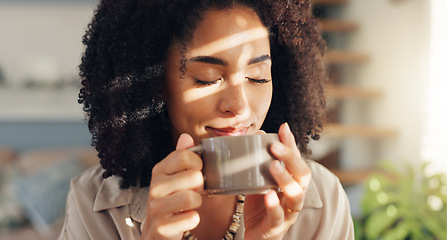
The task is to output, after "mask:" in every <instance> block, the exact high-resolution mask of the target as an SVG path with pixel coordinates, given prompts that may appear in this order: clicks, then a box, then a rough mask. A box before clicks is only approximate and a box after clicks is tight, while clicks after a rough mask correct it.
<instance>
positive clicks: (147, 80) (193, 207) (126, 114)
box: [60, 0, 353, 239]
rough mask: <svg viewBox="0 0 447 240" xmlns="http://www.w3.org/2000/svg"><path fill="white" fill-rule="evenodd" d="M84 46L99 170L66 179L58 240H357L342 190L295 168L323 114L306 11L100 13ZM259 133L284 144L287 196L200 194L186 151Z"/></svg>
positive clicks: (113, 7) (86, 100)
mask: <svg viewBox="0 0 447 240" xmlns="http://www.w3.org/2000/svg"><path fill="white" fill-rule="evenodd" d="M84 44H85V45H86V47H87V48H86V51H85V54H84V57H83V59H82V63H81V66H80V68H81V77H82V85H83V87H82V89H81V92H80V102H81V103H83V104H84V110H85V111H86V112H87V114H88V125H89V129H90V131H91V133H92V135H93V145H94V146H95V147H96V149H97V150H98V156H99V157H100V159H101V166H98V167H96V168H92V169H90V170H88V171H86V172H85V173H83V174H82V175H81V176H79V177H77V178H75V179H73V181H72V185H71V189H70V192H69V195H68V200H67V214H66V220H65V224H64V228H63V231H62V233H61V236H60V239H182V238H183V239H221V238H222V239H233V238H234V239H353V228H352V221H351V217H350V210H349V205H348V201H347V198H346V195H345V193H344V191H343V189H342V188H341V186H340V183H339V181H338V179H337V178H336V177H335V176H334V175H333V174H331V173H329V171H327V170H326V169H324V168H323V167H322V166H320V165H318V164H317V163H315V162H312V161H307V160H306V161H305V160H304V159H303V158H302V157H301V154H303V155H307V154H309V153H310V151H309V149H308V148H307V143H308V142H309V138H313V139H318V138H319V136H320V133H321V130H322V115H323V114H322V113H323V111H324V103H325V100H324V96H323V91H322V82H323V81H324V80H325V75H324V68H323V65H322V55H323V53H324V43H323V41H322V39H321V37H320V35H319V33H318V31H317V30H316V27H315V21H314V20H313V19H312V13H311V9H310V4H309V1H286V0H284V1H278V0H272V1H267V0H266V1H259V0H252V1H246V0H241V1H237V0H234V1H222V0H216V1H210V0H203V1H202V0H193V1H176V0H170V1H164V0H146V1H143V0H141V1H131V0H127V1H126V0H121V1H117V0H103V1H101V3H100V4H99V6H98V9H97V10H96V12H95V16H94V18H93V21H92V23H91V24H90V26H89V29H88V31H87V34H86V35H85V37H84ZM289 124H290V125H289ZM278 128H279V130H278ZM261 129H262V130H261ZM263 131H265V132H278V134H279V137H280V142H277V143H274V144H272V146H271V151H272V153H273V155H274V156H275V157H276V158H277V159H278V160H280V161H282V162H283V163H284V166H283V165H281V164H279V161H275V162H274V163H273V164H272V165H271V166H270V172H271V173H272V175H273V177H274V178H275V180H276V181H277V183H278V185H279V186H280V188H281V189H282V190H283V191H282V192H281V193H278V192H275V191H273V190H272V191H270V192H268V193H267V194H265V195H248V196H246V198H245V202H244V198H243V197H241V196H238V197H236V196H231V195H220V196H217V195H216V196H211V197H209V196H207V195H204V194H201V193H202V192H203V182H204V180H203V176H202V174H201V169H202V161H201V159H200V157H199V156H198V155H197V154H195V153H193V152H191V151H188V150H186V149H187V148H189V147H192V146H194V145H196V144H198V143H199V142H200V140H201V139H203V138H207V137H214V136H228V135H241V134H256V133H258V134H262V133H263ZM297 144H298V147H297ZM242 209H243V211H242Z"/></svg>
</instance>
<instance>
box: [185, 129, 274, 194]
mask: <svg viewBox="0 0 447 240" xmlns="http://www.w3.org/2000/svg"><path fill="white" fill-rule="evenodd" d="M275 141H279V137H278V134H273V133H269V134H255V135H241V136H221V137H213V138H206V139H203V140H202V141H201V142H200V145H198V146H195V147H192V148H189V150H191V151H194V152H196V153H198V154H200V155H201V157H202V160H203V169H202V172H203V176H204V181H205V186H204V189H205V191H206V193H207V194H262V193H266V192H268V190H270V189H278V185H277V183H276V181H275V180H274V179H273V177H272V175H271V174H270V171H269V166H270V164H271V163H272V161H273V160H274V159H275V158H274V157H273V155H272V154H271V152H270V145H271V144H272V143H273V142H275Z"/></svg>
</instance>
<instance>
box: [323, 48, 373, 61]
mask: <svg viewBox="0 0 447 240" xmlns="http://www.w3.org/2000/svg"><path fill="white" fill-rule="evenodd" d="M368 60H369V57H368V55H366V54H364V53H359V52H350V51H340V50H328V51H327V52H326V55H325V61H326V63H328V64H347V63H348V64H351V63H364V62H367V61H368Z"/></svg>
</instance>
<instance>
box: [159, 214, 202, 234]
mask: <svg viewBox="0 0 447 240" xmlns="http://www.w3.org/2000/svg"><path fill="white" fill-rule="evenodd" d="M199 222H200V216H199V214H198V213H197V211H194V210H192V211H186V212H182V213H179V214H175V215H172V216H170V217H167V218H165V219H164V220H163V221H162V222H161V223H160V225H159V226H158V227H157V232H158V233H159V234H160V235H162V236H164V237H167V238H170V237H173V236H176V235H178V234H181V233H183V232H186V231H188V230H191V229H194V228H195V227H197V225H199Z"/></svg>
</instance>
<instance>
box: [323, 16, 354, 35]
mask: <svg viewBox="0 0 447 240" xmlns="http://www.w3.org/2000/svg"><path fill="white" fill-rule="evenodd" d="M318 27H319V28H320V31H321V32H353V31H356V30H357V29H358V25H357V23H356V22H354V21H349V20H336V19H319V20H318Z"/></svg>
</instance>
